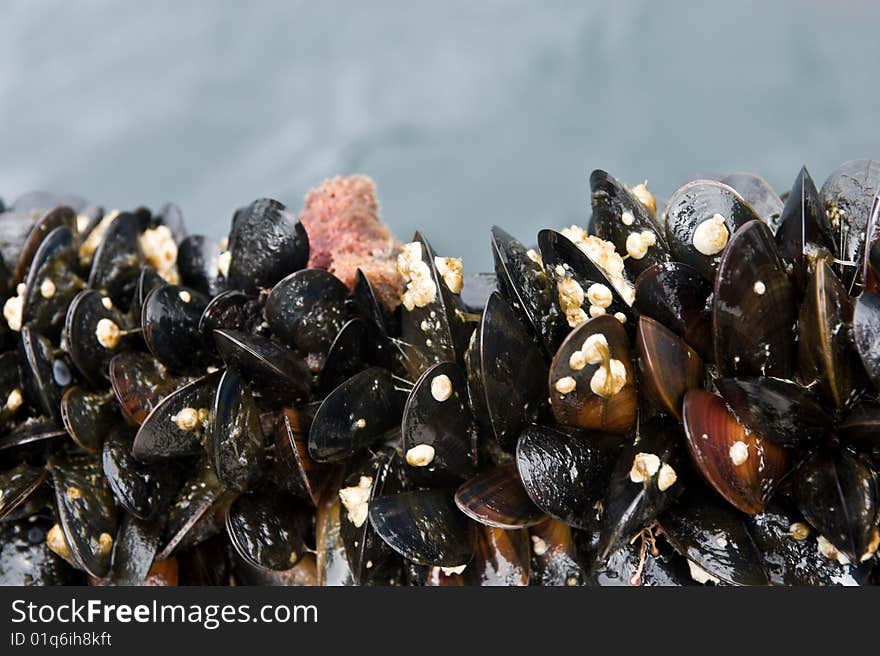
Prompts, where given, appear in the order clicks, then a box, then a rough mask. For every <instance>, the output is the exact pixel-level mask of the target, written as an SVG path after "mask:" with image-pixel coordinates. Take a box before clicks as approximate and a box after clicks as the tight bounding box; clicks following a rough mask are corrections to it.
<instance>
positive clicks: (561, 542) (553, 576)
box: [529, 518, 587, 587]
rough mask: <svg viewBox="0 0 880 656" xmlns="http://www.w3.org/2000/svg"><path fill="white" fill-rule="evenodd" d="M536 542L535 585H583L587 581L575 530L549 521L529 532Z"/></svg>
mask: <svg viewBox="0 0 880 656" xmlns="http://www.w3.org/2000/svg"><path fill="white" fill-rule="evenodd" d="M529 533H530V534H531V535H530V537H531V540H532V553H533V558H532V583H533V584H536V585H542V586H554V587H556V586H564V585H566V586H572V585H583V583H584V581H585V580H586V578H587V573H586V570H585V568H584V566H583V564H582V563H581V558H580V555H579V554H578V550H577V547H576V546H575V542H574V536H573V534H572V528H571V526H569V525H568V524H566V523H565V522H562V521H560V520H558V519H553V518H548V519H547V520H545V521H543V522H541V523H540V524H536V525H535V526H532V527H531V528H530V529H529Z"/></svg>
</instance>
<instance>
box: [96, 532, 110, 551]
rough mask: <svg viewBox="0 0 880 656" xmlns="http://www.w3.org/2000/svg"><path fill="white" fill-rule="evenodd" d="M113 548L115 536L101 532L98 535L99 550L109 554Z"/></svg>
mask: <svg viewBox="0 0 880 656" xmlns="http://www.w3.org/2000/svg"><path fill="white" fill-rule="evenodd" d="M112 549H113V536H112V535H110V534H109V533H101V535H99V536H98V552H99V553H101V554H103V555H105V556H106V555H107V554H109V553H110V551H111V550H112Z"/></svg>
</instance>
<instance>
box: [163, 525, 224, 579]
mask: <svg viewBox="0 0 880 656" xmlns="http://www.w3.org/2000/svg"><path fill="white" fill-rule="evenodd" d="M231 551H232V550H231V549H229V538H228V536H227V535H226V533H225V532H224V533H222V534H218V535H214V536H213V537H210V538H208V539H206V540H204V541H202V542H200V543H199V544H197V545H196V546H195V547H193V548H192V549H187V550H185V551H181V553H179V554H177V555H176V556H175V557H174V558H175V560H177V561H178V563H179V564H180V565H179V569H180V585H200V586H219V585H229V584H230V583H231V582H232V581H231V570H232V563H231V557H232V554H231V553H230V552H231Z"/></svg>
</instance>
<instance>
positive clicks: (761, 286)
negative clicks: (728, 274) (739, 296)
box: [752, 280, 767, 296]
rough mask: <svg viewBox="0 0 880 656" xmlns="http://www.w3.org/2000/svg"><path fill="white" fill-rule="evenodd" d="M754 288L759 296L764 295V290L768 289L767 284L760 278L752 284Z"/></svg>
mask: <svg viewBox="0 0 880 656" xmlns="http://www.w3.org/2000/svg"><path fill="white" fill-rule="evenodd" d="M752 289H753V290H754V291H755V293H756V294H757V295H758V296H763V295H764V292H766V291H767V285H765V284H764V283H763V282H761V281H760V280H759V281H757V282H756V283H755V284H754V285H753V286H752Z"/></svg>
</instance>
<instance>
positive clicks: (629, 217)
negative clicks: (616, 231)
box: [620, 210, 636, 226]
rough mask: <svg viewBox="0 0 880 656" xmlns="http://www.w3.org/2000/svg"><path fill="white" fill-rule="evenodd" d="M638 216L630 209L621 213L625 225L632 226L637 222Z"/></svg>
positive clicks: (621, 220) (621, 219)
mask: <svg viewBox="0 0 880 656" xmlns="http://www.w3.org/2000/svg"><path fill="white" fill-rule="evenodd" d="M635 220H636V217H634V216H633V214H632V212H630V211H629V210H624V211H623V212H621V213H620V222H621V223H622V224H623V225H625V226H631V225H632V224H633V223H635Z"/></svg>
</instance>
